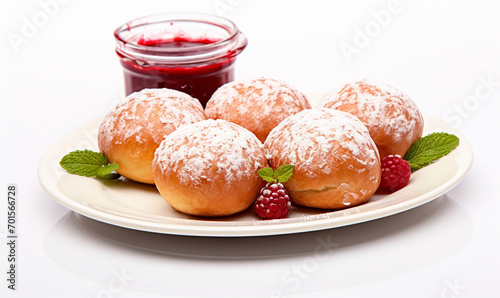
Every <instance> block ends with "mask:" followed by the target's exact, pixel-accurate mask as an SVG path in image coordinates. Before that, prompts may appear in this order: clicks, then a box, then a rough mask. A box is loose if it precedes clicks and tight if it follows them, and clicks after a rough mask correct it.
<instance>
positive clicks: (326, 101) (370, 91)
mask: <svg viewBox="0 0 500 298" xmlns="http://www.w3.org/2000/svg"><path fill="white" fill-rule="evenodd" d="M320 107H326V108H332V109H336V110H340V111H344V112H347V113H350V114H352V115H354V116H356V117H357V118H359V119H360V120H361V122H363V123H364V124H365V125H366V127H367V128H368V130H369V131H370V135H371V136H372V138H373V140H374V141H375V144H376V145H377V148H378V150H379V153H380V158H382V159H383V158H384V157H386V156H387V155H391V154H393V155H396V154H397V155H399V156H404V155H405V153H406V151H407V150H408V149H409V148H410V146H411V144H413V143H414V142H415V141H417V140H418V139H420V137H422V133H423V128H424V120H423V117H422V114H421V113H420V110H419V109H418V107H417V106H416V104H415V103H414V102H413V100H411V98H410V97H409V96H408V95H406V94H405V93H403V92H401V91H400V90H398V89H396V88H394V87H391V86H388V85H382V84H376V83H372V82H369V81H366V80H364V81H359V82H354V83H350V84H345V85H344V86H342V87H341V88H339V89H338V90H332V91H330V92H328V93H327V94H325V95H324V96H323V98H322V100H321V103H320Z"/></svg>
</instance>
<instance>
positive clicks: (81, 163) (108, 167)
mask: <svg viewBox="0 0 500 298" xmlns="http://www.w3.org/2000/svg"><path fill="white" fill-rule="evenodd" d="M59 165H60V166H61V167H62V168H63V169H65V170H66V171H68V173H70V174H75V175H80V176H85V177H96V178H99V179H103V180H112V179H116V178H119V177H120V175H119V174H117V173H113V172H114V171H116V170H118V168H119V166H118V164H116V163H109V161H108V158H107V157H106V155H104V154H102V153H100V152H94V151H91V150H76V151H73V152H70V153H68V154H66V155H65V156H63V158H62V159H61V161H60V162H59Z"/></svg>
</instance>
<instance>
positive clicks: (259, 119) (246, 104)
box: [205, 78, 311, 142]
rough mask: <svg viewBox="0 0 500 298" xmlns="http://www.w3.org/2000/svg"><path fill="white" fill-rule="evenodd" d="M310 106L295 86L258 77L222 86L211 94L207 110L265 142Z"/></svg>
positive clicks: (209, 115)
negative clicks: (274, 131) (274, 132)
mask: <svg viewBox="0 0 500 298" xmlns="http://www.w3.org/2000/svg"><path fill="white" fill-rule="evenodd" d="M310 108H311V104H310V103H309V101H308V100H307V98H306V97H305V96H304V95H303V94H302V93H301V92H299V91H298V90H297V89H295V88H294V87H292V86H290V85H288V84H286V83H284V82H281V81H278V80H275V79H268V78H259V79H253V80H247V81H239V82H238V81H236V82H231V83H227V84H225V85H223V86H222V87H220V88H219V89H218V90H217V91H216V92H215V93H214V94H213V95H212V97H211V98H210V100H209V101H208V103H207V106H206V109H205V111H206V113H207V115H208V117H209V118H212V119H224V120H227V121H230V122H233V123H236V124H239V125H241V126H243V127H245V128H246V129H248V130H250V131H251V132H253V133H254V134H255V135H256V136H257V138H259V140H260V141H261V142H264V141H265V140H266V137H267V135H268V134H269V132H270V131H271V129H273V128H274V127H275V126H276V125H278V123H280V122H281V121H282V120H283V119H285V118H286V117H288V116H290V115H293V114H296V113H298V112H300V111H302V110H304V109H310Z"/></svg>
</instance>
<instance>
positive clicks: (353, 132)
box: [264, 108, 381, 209]
mask: <svg viewBox="0 0 500 298" xmlns="http://www.w3.org/2000/svg"><path fill="white" fill-rule="evenodd" d="M264 148H265V150H266V153H267V154H268V156H270V160H269V163H270V165H271V167H273V168H274V169H276V168H278V167H279V166H280V165H283V164H293V165H294V166H295V167H294V172H293V175H292V177H291V178H290V180H288V181H287V182H285V183H284V185H285V187H286V188H287V190H288V191H289V194H290V199H291V201H292V203H293V204H296V205H302V206H307V207H314V208H322V209H342V208H346V207H352V206H355V205H359V204H361V203H364V202H366V201H367V200H369V199H370V197H371V196H372V195H373V193H375V191H376V190H377V188H378V186H379V184H380V175H381V170H380V158H379V154H378V151H377V148H376V146H375V143H374V142H373V140H372V139H371V137H370V135H369V132H368V130H367V129H366V127H365V126H364V125H363V124H362V123H361V122H360V121H359V120H358V119H357V118H355V117H354V116H352V115H350V114H347V113H344V112H341V111H336V110H333V109H327V108H318V109H310V110H304V111H302V112H300V113H298V114H296V115H293V116H290V117H288V118H286V119H285V120H283V121H282V122H281V123H280V124H279V125H278V126H277V127H275V128H274V129H273V130H272V131H271V133H270V134H269V136H268V138H267V140H266V142H265V143H264Z"/></svg>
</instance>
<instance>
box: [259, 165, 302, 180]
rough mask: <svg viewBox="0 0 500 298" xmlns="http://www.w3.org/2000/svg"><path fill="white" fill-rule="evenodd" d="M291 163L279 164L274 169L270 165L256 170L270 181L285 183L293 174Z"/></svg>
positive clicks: (264, 178)
mask: <svg viewBox="0 0 500 298" xmlns="http://www.w3.org/2000/svg"><path fill="white" fill-rule="evenodd" d="M293 168H294V166H293V165H281V166H279V167H278V168H277V169H276V170H273V168H271V167H267V168H262V169H260V170H258V171H257V173H258V174H259V176H260V177H261V178H262V179H263V180H265V181H266V182H270V183H273V182H274V183H276V182H278V183H285V182H287V181H288V179H290V177H292V175H293Z"/></svg>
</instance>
